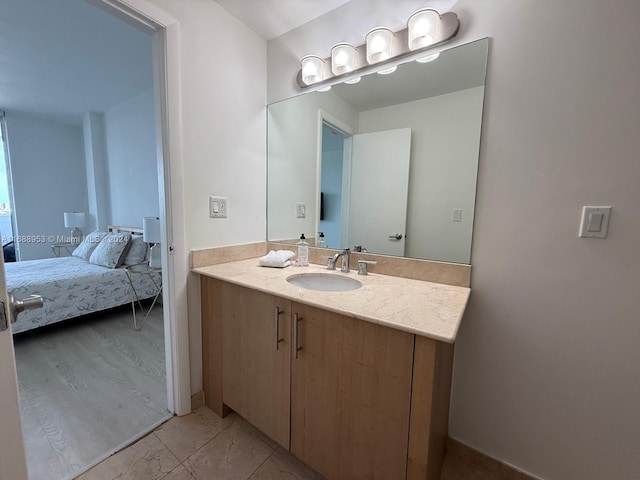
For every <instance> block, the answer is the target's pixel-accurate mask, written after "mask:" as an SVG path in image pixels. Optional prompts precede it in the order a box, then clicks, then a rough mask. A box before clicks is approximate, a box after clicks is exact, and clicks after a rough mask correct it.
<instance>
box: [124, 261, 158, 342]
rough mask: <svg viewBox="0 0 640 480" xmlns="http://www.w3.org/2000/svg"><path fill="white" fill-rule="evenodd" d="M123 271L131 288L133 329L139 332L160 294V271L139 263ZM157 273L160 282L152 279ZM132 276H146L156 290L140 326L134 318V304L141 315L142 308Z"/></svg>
mask: <svg viewBox="0 0 640 480" xmlns="http://www.w3.org/2000/svg"><path fill="white" fill-rule="evenodd" d="M124 271H125V272H126V274H127V279H128V280H129V286H130V287H131V309H132V310H133V328H134V329H135V330H136V331H139V330H140V329H141V328H142V325H143V324H144V321H145V320H146V319H147V317H148V316H149V314H150V313H151V310H153V307H154V306H155V304H156V302H157V301H158V297H159V296H160V294H161V293H162V269H161V268H151V267H150V266H149V264H148V263H140V264H138V265H130V266H128V267H125V269H124ZM157 273H159V274H160V280H157V279H156V278H154V277H155V276H156V275H154V274H157ZM134 275H147V276H148V277H149V279H150V280H151V283H153V286H154V287H155V289H156V292H155V296H154V297H153V302H151V306H150V307H149V310H147V312H146V313H145V314H144V318H143V319H142V321H141V322H140V326H138V321H137V318H136V303H137V304H138V306H139V307H140V311H142V312H143V313H144V308H143V307H142V303H141V302H140V298H139V296H138V292H137V290H136V287H135V284H134V282H133V276H134Z"/></svg>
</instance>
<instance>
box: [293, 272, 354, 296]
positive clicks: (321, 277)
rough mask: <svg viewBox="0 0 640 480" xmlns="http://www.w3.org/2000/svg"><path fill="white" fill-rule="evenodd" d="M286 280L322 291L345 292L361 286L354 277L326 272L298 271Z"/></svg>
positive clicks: (299, 285)
mask: <svg viewBox="0 0 640 480" xmlns="http://www.w3.org/2000/svg"><path fill="white" fill-rule="evenodd" d="M287 282H289V283H290V284H292V285H295V286H296V287H300V288H306V289H307V290H320V291H323V292H346V291H349V290H356V289H358V288H360V287H361V286H362V283H360V282H359V281H358V280H356V279H355V278H350V277H343V276H340V275H331V274H328V273H298V274H296V275H291V276H289V277H287Z"/></svg>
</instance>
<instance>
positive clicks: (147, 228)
mask: <svg viewBox="0 0 640 480" xmlns="http://www.w3.org/2000/svg"><path fill="white" fill-rule="evenodd" d="M142 240H143V241H145V242H147V243H160V240H161V238H160V219H159V218H158V217H144V218H143V219H142Z"/></svg>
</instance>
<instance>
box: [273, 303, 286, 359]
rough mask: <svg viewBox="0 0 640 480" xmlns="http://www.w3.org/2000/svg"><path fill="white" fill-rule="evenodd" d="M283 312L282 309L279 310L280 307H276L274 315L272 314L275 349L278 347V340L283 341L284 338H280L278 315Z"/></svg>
mask: <svg viewBox="0 0 640 480" xmlns="http://www.w3.org/2000/svg"><path fill="white" fill-rule="evenodd" d="M283 313H284V311H283V310H280V307H276V312H275V316H274V323H275V327H276V328H275V331H276V342H275V343H276V350H278V349H279V345H280V342H284V338H280V319H279V317H280V315H282V314H283Z"/></svg>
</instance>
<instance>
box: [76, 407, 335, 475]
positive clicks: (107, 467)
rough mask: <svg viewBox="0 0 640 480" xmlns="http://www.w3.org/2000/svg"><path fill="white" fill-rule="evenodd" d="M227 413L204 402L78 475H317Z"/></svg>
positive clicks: (242, 421) (262, 435)
mask: <svg viewBox="0 0 640 480" xmlns="http://www.w3.org/2000/svg"><path fill="white" fill-rule="evenodd" d="M322 478H323V477H322V476H321V475H319V474H318V473H316V472H314V471H313V470H311V469H310V468H309V467H307V466H306V465H304V464H303V463H302V462H300V461H299V460H298V459H296V458H295V457H294V456H293V455H291V454H290V453H289V452H287V451H286V450H284V449H282V447H280V446H278V445H277V444H276V443H275V442H273V441H272V440H271V439H269V438H268V437H267V436H265V435H264V434H263V433H261V432H260V431H259V430H257V429H256V428H254V427H253V426H251V425H250V424H249V423H248V422H246V421H245V420H244V419H242V418H241V417H239V416H238V415H236V414H234V413H232V414H231V415H228V416H226V417H225V418H220V417H218V416H217V415H216V414H215V413H213V412H212V411H211V410H210V409H209V408H207V407H206V406H201V407H198V408H197V409H195V410H194V411H193V412H192V413H191V414H189V415H186V416H184V417H174V418H172V419H171V420H169V421H168V422H166V423H165V424H163V425H162V426H160V427H159V428H158V429H157V430H155V431H154V432H153V433H151V434H149V435H147V436H146V437H144V438H142V439H141V440H139V441H138V442H136V443H134V444H133V445H131V446H129V447H128V448H126V449H125V450H122V451H121V452H119V453H117V454H115V455H113V456H112V457H110V458H108V459H106V460H105V461H104V462H102V463H100V464H98V465H96V466H95V467H93V468H92V469H91V470H89V471H88V472H86V473H84V474H83V475H80V476H79V477H78V480H115V479H118V480H125V479H126V480H160V479H162V480H214V479H215V480H222V479H233V480H322Z"/></svg>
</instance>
